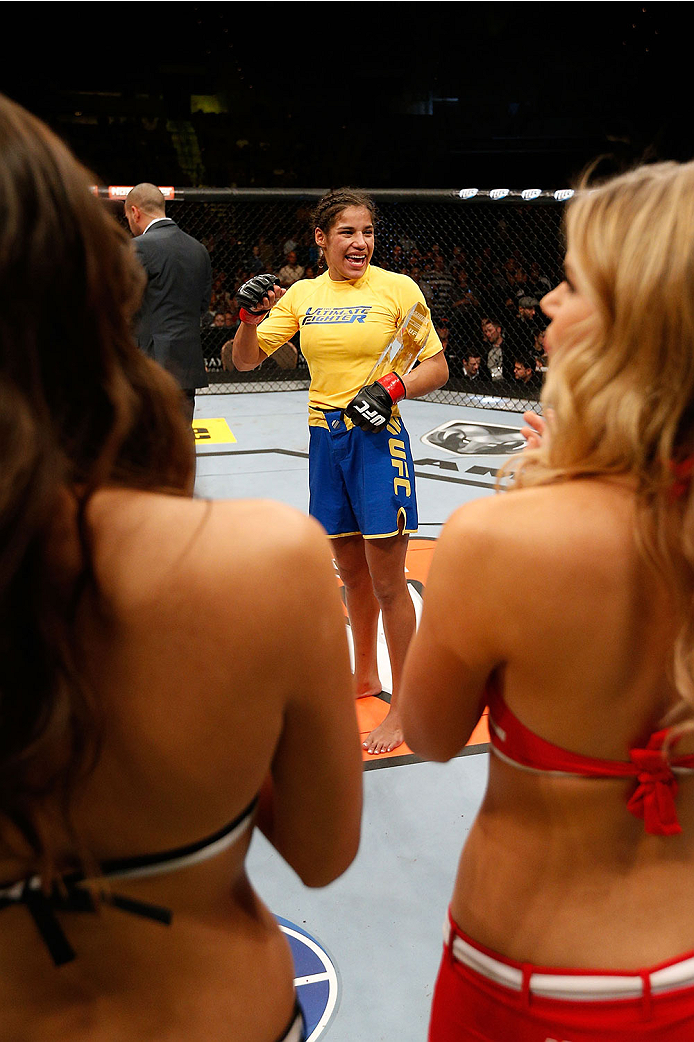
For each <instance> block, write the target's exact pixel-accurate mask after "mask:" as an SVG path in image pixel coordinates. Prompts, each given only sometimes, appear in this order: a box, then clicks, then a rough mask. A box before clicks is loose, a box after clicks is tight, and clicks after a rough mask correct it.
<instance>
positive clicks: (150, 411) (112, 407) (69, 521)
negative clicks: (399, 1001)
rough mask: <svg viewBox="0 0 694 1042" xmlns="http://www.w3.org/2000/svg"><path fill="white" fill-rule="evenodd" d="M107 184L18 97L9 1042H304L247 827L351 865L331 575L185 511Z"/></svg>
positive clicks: (327, 871) (277, 520)
mask: <svg viewBox="0 0 694 1042" xmlns="http://www.w3.org/2000/svg"><path fill="white" fill-rule="evenodd" d="M92 184H94V178H93V175H89V174H88V173H86V172H85V171H84V170H83V169H82V168H81V167H80V166H79V165H78V164H77V162H76V161H75V159H74V158H73V157H72V156H71V155H70V154H69V152H68V151H67V149H66V148H65V147H64V146H63V145H62V143H60V142H59V141H58V139H57V138H56V137H54V136H53V134H52V133H50V131H49V130H48V129H47V128H46V127H45V126H43V124H41V123H39V122H38V120H36V119H34V118H33V117H31V116H30V115H29V114H28V113H27V112H25V111H24V110H23V109H21V108H19V107H18V106H17V105H15V104H13V103H12V102H10V101H8V100H7V99H5V98H2V97H1V96H0V294H1V296H2V307H1V308H0V352H1V364H0V438H1V439H2V446H3V466H2V473H1V476H0V605H1V609H0V610H1V612H2V626H1V627H0V633H1V634H2V636H1V637H0V640H1V641H2V675H1V679H0V1006H1V1008H2V1014H1V1021H2V1027H1V1028H0V1035H1V1036H2V1037H3V1038H5V1039H30V1038H31V1039H41V1040H42V1042H43V1040H45V1042H53V1040H65V1042H81V1040H85V1042H86V1040H87V1039H88V1040H89V1042H106V1040H115V1039H147V1040H154V1042H156V1040H162V1042H163V1040H164V1039H167V1040H171V1039H185V1040H186V1042H196V1040H203V1039H205V1040H206V1039H212V1038H214V1039H220V1040H221V1039H228V1040H230V1042H232V1040H233V1042H277V1040H278V1039H283V1040H285V1042H299V1040H300V1039H303V1038H304V1037H305V1032H304V1028H303V1026H302V1015H301V1012H300V1010H299V1009H298V1007H297V1004H296V997H295V994H294V966H293V961H292V957H291V952H290V949H289V946H288V944H287V942H286V940H285V936H284V934H283V933H282V932H281V931H280V929H279V927H278V925H277V922H276V920H275V918H274V916H273V915H272V914H271V913H270V911H269V910H268V909H267V908H266V907H265V905H264V904H263V902H262V901H261V900H260V899H259V897H258V896H257V894H256V893H255V891H254V889H253V887H252V886H251V884H250V882H249V880H248V877H247V875H246V871H245V868H244V861H245V856H246V853H247V851H248V847H249V844H250V841H251V835H252V832H253V827H254V825H255V824H258V825H259V827H260V828H261V829H262V830H263V831H264V832H265V834H266V835H267V837H268V838H269V840H270V841H271V842H272V843H273V844H274V845H275V847H276V848H277V850H278V851H279V853H280V854H281V855H282V856H283V857H284V858H285V860H286V861H287V862H288V863H289V865H290V866H291V867H292V868H293V869H294V870H295V871H296V873H297V874H298V875H299V877H300V879H301V880H302V881H303V882H304V883H305V884H306V885H308V886H323V885H325V884H326V883H328V882H330V881H331V880H332V879H334V878H335V877H336V876H338V875H339V874H340V873H341V872H343V871H344V869H345V868H346V867H347V866H348V865H349V864H350V862H351V861H352V859H353V857H354V855H355V853H356V850H357V845H358V840H359V823H360V808H361V771H362V755H361V748H360V745H359V737H358V729H357V722H356V715H355V711H354V700H353V691H352V682H351V674H350V664H349V652H348V646H347V641H346V638H345V627H344V618H343V611H342V605H341V603H340V599H339V594H338V591H337V589H336V585H335V576H334V569H333V564H332V560H331V557H330V553H329V551H328V548H327V545H326V540H325V535H324V533H323V532H322V530H321V529H320V526H319V525H318V524H316V522H315V521H313V520H312V519H310V518H308V517H306V516H304V515H303V514H301V513H299V512H298V511H294V510H291V509H289V508H286V507H283V506H280V505H275V504H270V503H266V502H263V503H260V502H255V501H237V502H214V503H209V502H205V501H202V500H199V499H193V498H192V487H193V474H194V457H193V452H192V447H191V442H190V427H189V426H187V425H186V423H185V421H184V420H183V418H182V416H181V410H180V405H179V391H178V389H177V386H176V385H175V384H174V382H173V381H172V379H171V377H170V376H169V375H168V374H167V373H165V372H164V370H163V369H160V368H159V367H158V366H157V365H156V364H155V363H154V362H153V361H151V360H150V359H148V358H147V357H146V356H145V355H144V354H143V353H141V352H140V351H139V350H138V348H137V347H136V345H135V342H134V340H133V337H132V335H131V326H132V321H133V317H134V315H135V314H136V312H137V310H138V307H139V303H140V299H141V294H142V290H143V288H144V284H145V276H144V272H143V271H142V269H141V267H140V266H139V264H138V262H137V260H136V257H135V255H134V254H133V253H132V252H131V250H130V247H129V244H128V242H127V240H126V237H125V236H124V234H123V232H122V231H121V230H120V228H119V227H118V226H117V224H116V223H115V222H114V220H113V218H112V217H111V216H110V215H109V214H108V213H107V212H106V211H105V210H104V208H103V205H102V203H101V202H100V201H99V200H98V199H97V198H95V197H94V195H93V194H92V192H91V191H90V187H89V186H90V185H92ZM279 580H281V581H279ZM268 591H272V596H269V595H268ZM326 691H327V692H329V694H330V697H329V698H327V697H326ZM307 749H310V750H311V754H310V756H308V755H307V752H306V750H307ZM277 911H281V910H277Z"/></svg>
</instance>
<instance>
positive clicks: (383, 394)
mask: <svg viewBox="0 0 694 1042" xmlns="http://www.w3.org/2000/svg"><path fill="white" fill-rule="evenodd" d="M404 397H405V384H404V383H403V382H402V380H401V378H400V377H399V376H398V374H397V373H387V374H386V375H385V376H382V377H381V379H380V380H376V382H375V383H372V384H369V385H368V387H362V389H361V391H359V393H358V394H356V395H355V396H354V398H353V399H352V401H351V402H350V403H349V405H348V406H347V408H346V409H345V415H346V416H349V418H350V420H351V421H352V423H353V424H354V425H355V427H361V429H362V430H363V431H379V430H380V429H381V428H382V427H383V426H384V425H385V424H386V423H388V420H389V419H390V415H391V413H392V411H393V406H394V405H395V403H396V402H399V401H400V400H401V399H402V398H404Z"/></svg>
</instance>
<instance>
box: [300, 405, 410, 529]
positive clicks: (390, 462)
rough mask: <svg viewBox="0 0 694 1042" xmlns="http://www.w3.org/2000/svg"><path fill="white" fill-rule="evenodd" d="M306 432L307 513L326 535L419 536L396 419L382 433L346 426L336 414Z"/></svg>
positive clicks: (405, 443)
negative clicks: (412, 533)
mask: <svg viewBox="0 0 694 1042" xmlns="http://www.w3.org/2000/svg"><path fill="white" fill-rule="evenodd" d="M325 418H326V420H327V423H328V429H327V430H326V429H325V427H309V432H310V437H309V448H308V483H309V492H310V498H309V513H310V514H311V515H312V516H313V517H315V518H316V520H318V521H320V523H321V524H322V525H323V528H324V529H325V530H326V532H327V533H328V535H329V536H331V537H332V538H336V537H338V536H345V535H359V534H361V535H363V536H364V538H365V539H384V538H386V537H387V536H394V535H398V533H399V532H405V533H411V532H416V531H417V523H418V522H417V498H416V495H415V487H414V464H413V462H412V453H411V451H410V439H409V437H408V435H407V431H406V430H405V427H404V425H403V422H402V420H401V419H400V418H399V417H397V416H394V417H392V418H391V419H390V421H389V422H388V424H387V425H386V427H385V428H384V429H383V430H381V431H375V432H372V431H363V430H362V429H361V427H352V428H350V429H349V430H348V429H347V427H346V426H345V420H344V416H343V415H342V412H341V410H340V409H335V410H331V411H329V412H328V411H326V413H325Z"/></svg>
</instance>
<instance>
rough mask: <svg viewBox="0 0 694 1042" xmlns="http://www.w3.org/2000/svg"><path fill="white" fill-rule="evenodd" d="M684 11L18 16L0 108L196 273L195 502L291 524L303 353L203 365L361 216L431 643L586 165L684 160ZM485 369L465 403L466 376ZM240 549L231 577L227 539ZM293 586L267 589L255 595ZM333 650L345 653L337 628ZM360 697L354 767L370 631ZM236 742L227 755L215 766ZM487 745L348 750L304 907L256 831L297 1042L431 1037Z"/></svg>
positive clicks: (278, 9) (522, 402)
mask: <svg viewBox="0 0 694 1042" xmlns="http://www.w3.org/2000/svg"><path fill="white" fill-rule="evenodd" d="M687 9H688V5H682V4H679V5H675V4H669V3H641V4H635V3H612V4H578V3H562V4H553V3H543V4H530V3H488V4H477V3H427V4H412V3H407V4H395V3H380V4H378V5H376V4H372V3H349V4H347V3H330V4H328V5H326V4H272V5H268V4H260V3H246V4H216V3H189V4H149V5H138V4H111V5H105V4H98V5H86V4H57V3H53V4H51V3H48V4H43V5H41V6H40V7H39V6H37V5H29V4H16V3H10V4H5V5H4V7H3V14H4V15H5V24H4V28H3V32H2V34H0V92H2V93H4V94H6V95H8V96H9V97H11V98H13V99H14V100H15V101H17V102H19V103H20V104H22V105H24V106H25V107H26V108H28V109H29V110H30V111H31V112H33V113H34V114H36V115H37V116H38V117H40V118H41V119H42V120H44V121H45V122H46V123H47V124H48V125H49V126H50V127H51V128H52V129H53V130H54V131H55V132H56V133H57V134H58V135H60V137H62V138H63V139H64V140H65V141H66V142H67V143H68V144H69V146H70V147H71V148H72V149H73V151H74V152H75V153H76V155H77V157H78V158H79V159H80V160H81V161H82V163H83V164H84V165H85V166H86V167H87V168H88V169H89V170H90V171H91V174H92V177H93V182H92V184H93V189H94V191H95V192H97V193H98V194H99V195H100V196H101V197H102V198H103V200H104V203H105V205H106V206H107V207H109V208H110V209H111V211H112V213H113V219H114V220H115V221H119V222H122V223H125V222H124V214H123V199H124V197H125V195H126V194H127V192H128V190H129V188H130V187H131V186H133V185H136V184H138V183H140V182H143V181H147V182H153V183H155V184H157V185H159V186H160V187H161V188H162V190H163V191H164V193H165V195H166V198H167V215H168V216H169V217H171V218H173V220H174V221H176V222H177V223H178V224H179V226H180V227H181V228H182V229H183V230H184V231H186V232H188V233H189V234H190V235H192V236H194V237H195V238H196V239H198V240H200V241H201V242H203V243H204V245H205V246H206V248H207V250H208V251H209V253H210V256H211V262H212V270H213V290H212V298H211V300H210V307H209V311H208V313H207V314H206V315H205V316H203V318H202V343H203V352H204V357H205V364H206V368H207V373H208V378H209V387H207V388H204V389H201V390H199V391H198V393H197V395H196V399H195V413H194V419H193V432H194V435H195V441H196V477H195V494H196V496H197V497H199V498H201V499H207V500H215V499H219V500H222V499H253V498H258V497H260V498H267V499H273V500H275V501H277V502H282V503H285V504H287V505H289V506H291V507H293V508H295V509H297V510H299V511H303V512H305V511H306V510H307V506H308V430H307V423H306V419H307V417H306V412H307V393H306V388H307V387H308V371H307V367H306V363H305V361H304V359H303V356H302V354H301V341H300V337H299V336H298V335H297V339H296V341H295V347H296V348H297V350H296V351H294V350H292V349H288V350H285V349H284V348H281V349H280V351H278V352H277V353H276V354H275V355H274V356H273V357H272V358H271V359H269V360H267V361H266V362H265V363H264V364H263V365H262V366H261V367H260V368H259V369H257V370H254V371H252V372H243V373H242V372H236V371H231V372H230V371H227V370H224V369H222V366H221V350H222V347H223V345H224V344H225V343H226V342H227V341H228V340H230V339H232V338H233V335H234V331H235V329H236V327H237V324H238V303H237V299H236V294H237V291H238V288H239V286H240V285H241V284H242V283H243V282H244V281H246V280H247V279H248V278H249V277H251V276H252V275H254V274H257V273H259V272H262V271H272V272H275V273H278V272H280V270H281V269H282V268H283V267H284V266H285V265H287V264H288V263H289V264H290V265H292V266H298V267H299V268H301V269H303V273H302V276H301V277H303V278H311V277H313V276H315V275H318V274H320V272H321V257H320V255H319V253H318V252H317V250H316V247H315V244H314V242H313V235H312V230H311V210H312V207H313V206H314V204H315V202H316V200H317V199H318V198H319V197H320V196H321V195H322V194H323V193H324V192H325V191H326V190H327V189H329V188H334V187H339V186H344V185H348V186H354V187H360V188H363V189H366V190H368V191H369V192H370V193H371V194H372V195H373V197H374V200H375V203H376V208H377V214H378V220H377V226H376V249H375V253H374V258H373V259H374V263H375V264H377V265H380V266H382V267H384V268H387V269H391V270H394V271H402V272H405V273H406V274H408V275H409V276H411V277H412V278H413V279H414V280H415V281H416V282H417V283H418V284H419V286H420V287H421V289H422V292H423V294H424V297H425V299H426V300H427V303H428V304H429V307H430V309H431V313H432V317H433V321H434V323H435V325H436V328H437V330H438V332H439V334H440V336H441V339H442V341H443V343H444V347H445V351H446V357H447V360H448V365H449V372H450V377H449V379H448V382H447V383H446V384H445V386H444V387H442V388H441V389H440V390H439V391H437V392H435V393H434V394H431V395H429V396H427V397H426V398H425V399H423V400H421V399H417V400H412V401H410V400H404V401H403V402H402V403H401V413H402V416H403V419H404V422H405V423H406V426H407V430H408V432H409V436H410V439H411V444H412V453H413V460H412V463H413V467H414V476H415V478H416V483H417V497H418V512H419V518H418V534H417V536H416V537H412V538H411V539H410V542H409V545H408V551H407V560H406V568H405V570H406V573H407V581H408V588H409V592H410V596H411V598H412V601H413V604H414V607H415V612H416V615H417V619H418V620H419V619H420V618H421V611H422V607H423V603H424V594H425V588H426V583H427V579H428V574H429V565H430V561H431V559H432V556H433V554H434V548H435V545H436V540H437V539H438V536H439V534H440V533H441V530H442V528H443V526H444V525H445V524H446V521H447V519H448V518H450V516H451V515H452V513H453V512H454V511H455V510H457V509H458V507H459V506H460V505H461V504H464V503H469V502H472V501H473V500H476V499H479V498H482V497H485V496H492V495H495V494H496V491H497V487H498V485H497V482H499V483H500V485H501V487H502V488H503V482H504V480H505V479H504V478H503V477H502V478H501V479H498V475H499V472H500V468H502V467H506V465H507V464H508V462H509V459H510V458H511V457H512V456H513V454H514V453H516V452H518V451H520V450H521V449H522V448H523V445H524V438H523V435H522V426H523V424H524V422H526V421H524V417H523V413H524V412H525V411H527V410H533V411H535V412H538V413H539V412H541V410H542V403H541V391H542V380H543V372H544V369H545V362H546V359H545V356H544V350H543V343H542V337H543V330H544V327H545V322H546V319H544V318H543V315H542V312H541V308H540V306H539V301H540V300H541V298H542V296H543V295H544V294H545V293H547V292H548V291H549V290H550V289H551V288H552V287H553V286H554V285H555V284H556V283H557V282H558V281H559V280H560V279H561V278H562V268H563V261H564V243H563V224H562V220H563V215H564V212H565V208H566V204H567V201H568V200H569V199H570V198H571V194H572V191H574V190H575V187H576V185H577V183H578V179H579V178H580V177H581V175H582V173H583V171H585V170H586V169H587V168H589V167H591V166H594V167H595V171H596V173H597V174H602V173H605V174H609V173H612V172H617V171H622V170H624V169H626V168H628V167H630V166H632V165H634V164H636V163H638V162H642V161H656V160H689V159H691V158H692V157H694V126H693V124H692V120H691V111H690V109H691V105H690V101H689V98H690V93H691V84H690V79H691V75H690V66H691V53H690V52H691V43H690V40H689V33H688V31H687V30H686V26H684V25H683V23H682V22H681V20H680V19H681V12H683V11H684V12H686V10H687ZM293 254H295V255H296V257H295V260H293V259H292V255H293ZM500 335H501V339H499V337H500ZM509 348H510V350H509ZM475 352H477V353H478V354H479V355H480V356H481V358H482V360H483V365H484V369H483V378H482V379H475V378H471V376H470V372H468V371H467V370H469V369H470V364H469V362H470V359H469V356H470V355H471V354H472V355H474V353H475ZM517 361H518V362H521V363H524V365H521V367H520V368H521V369H523V370H524V372H525V374H526V375H527V374H529V382H525V378H524V377H523V378H519V377H518V375H517V373H516V365H515V363H516V362H517ZM276 392H282V393H276ZM531 422H534V419H533V418H531ZM503 473H504V472H503V471H502V474H503ZM228 539H229V543H230V545H231V547H232V551H230V552H233V553H236V552H238V553H239V554H240V555H243V554H244V552H245V551H246V547H245V546H244V545H243V543H242V542H240V541H239V540H238V537H237V534H236V533H235V532H233V531H229V533H228ZM223 549H224V553H225V554H226V553H227V551H228V547H227V546H226V545H225V547H224V548H223ZM286 581H287V579H286V577H285V576H284V575H283V574H281V572H278V574H277V575H276V577H275V580H274V587H273V583H269V584H268V588H267V590H266V591H265V590H264V591H263V593H264V595H265V596H267V597H268V598H272V597H273V596H274V595H275V592H276V590H279V589H281V586H282V584H283V583H284V582H286ZM233 594H234V591H230V596H233ZM520 595H522V596H523V597H524V598H525V604H526V605H527V609H526V610H527V612H529V613H533V617H536V618H537V626H538V627H542V625H543V617H544V616H543V612H544V603H543V591H542V590H541V589H540V587H539V586H538V585H537V583H535V582H530V583H529V584H528V586H527V588H524V589H523V590H522V591H520V592H519V596H520ZM345 601H346V598H345ZM223 608H224V605H220V610H223ZM345 626H346V631H347V639H348V643H349V645H350V651H351V654H352V655H353V642H352V638H351V631H350V626H349V619H348V616H347V611H346V608H345ZM378 670H379V677H380V683H381V684H382V685H383V691H381V692H380V694H378V695H373V696H367V697H365V698H360V699H358V700H357V717H358V724H359V730H360V733H361V735H362V738H363V739H364V738H367V737H368V735H369V734H370V732H371V731H372V730H373V729H374V728H376V727H378V725H379V724H380V723H381V722H382V721H383V719H384V718H385V716H386V713H387V712H388V708H389V707H388V701H389V699H390V697H391V696H390V693H389V692H390V691H392V686H393V680H392V674H391V671H390V659H389V654H388V648H387V642H386V638H385V632H384V629H383V625H382V623H381V625H380V627H379V633H378ZM325 686H326V688H327V687H328V686H329V685H325ZM332 694H333V692H331V691H330V690H327V689H326V692H325V697H326V699H327V698H330V697H331V695H332ZM253 697H260V696H259V695H258V693H257V692H255V691H252V690H251V691H249V698H253ZM238 740H239V739H238V738H237V737H235V736H230V743H229V747H230V754H232V755H233V751H234V742H235V741H238ZM488 742H489V730H488V724H487V715H486V713H485V714H483V715H482V717H481V719H480V721H479V722H478V724H477V726H476V728H475V730H474V732H473V733H472V735H471V737H470V740H469V742H468V744H467V745H466V747H465V749H463V750H462V751H461V752H460V754H459V755H458V756H456V757H454V758H453V759H452V760H451V762H450V763H448V764H439V763H434V762H430V761H427V760H424V759H420V758H419V757H417V756H416V755H415V754H414V753H413V752H412V751H411V750H410V749H409V748H408V747H407V746H406V745H404V744H403V745H399V746H397V747H396V748H395V749H393V750H392V751H391V752H388V753H384V754H375V753H374V754H371V753H369V752H367V751H366V750H365V751H364V753H363V761H364V772H365V773H364V779H363V781H364V794H365V800H364V814H363V823H362V841H361V846H360V849H359V853H358V856H357V858H356V859H355V862H354V863H353V865H352V866H351V867H350V868H349V870H348V871H347V872H345V873H344V875H343V876H341V877H340V878H339V879H338V880H336V881H335V882H334V883H333V884H331V886H330V887H328V888H325V889H322V890H321V889H318V888H316V889H310V888H308V887H304V886H302V885H301V883H300V882H299V880H298V879H297V876H296V875H295V874H294V873H293V872H292V871H291V869H290V868H289V867H288V866H287V864H286V863H285V862H284V861H283V860H282V859H281V858H280V857H279V855H278V854H277V852H276V851H275V850H274V848H272V847H271V845H270V844H269V843H268V842H267V841H266V840H265V839H264V838H263V836H262V835H259V834H258V832H256V833H255V835H254V838H253V841H252V845H251V849H250V852H249V858H248V871H249V877H250V878H251V879H252V880H253V883H254V886H256V887H257V889H258V893H259V894H260V896H261V897H262V899H263V901H264V902H266V904H267V906H268V908H270V909H271V911H272V913H273V914H274V915H275V916H276V917H277V918H278V920H279V922H280V925H281V928H282V929H283V930H284V931H285V933H286V935H287V937H288V939H289V942H290V946H291V949H292V955H293V958H294V967H295V983H296V986H297V990H298V993H299V996H300V1002H301V1004H302V1008H303V1009H304V1012H305V1014H306V1018H307V1024H308V1042H318V1040H319V1038H320V1040H321V1042H323V1038H321V1036H326V1037H327V1038H328V1042H363V1040H365V1039H369V1040H373V1042H393V1040H394V1039H397V1040H399V1042H422V1040H423V1039H424V1038H425V1037H426V1024H427V1022H428V1014H429V1008H430V1003H431V990H432V984H433V981H434V979H435V974H436V971H437V967H438V964H439V960H440V949H441V922H442V920H443V916H444V914H445V908H446V906H447V903H448V901H449V899H450V893H451V888H452V879H453V872H454V866H455V864H456V862H457V859H458V856H459V852H460V847H461V844H462V841H463V839H464V836H465V835H466V834H467V831H468V830H469V828H470V826H471V823H472V821H473V820H474V818H475V815H476V814H477V811H478V809H479V806H480V803H481V801H482V798H483V794H484V791H485V785H486V772H487V763H488V750H489V745H488ZM312 755H313V751H312V750H311V749H308V748H307V749H306V756H307V758H310V757H312ZM312 762H315V761H312ZM543 1037H544V1036H543ZM562 1038H563V1035H562ZM509 1042H512V1040H510V1039H509ZM548 1042H550V1040H549V1039H548Z"/></svg>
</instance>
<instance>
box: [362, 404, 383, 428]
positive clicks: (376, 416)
mask: <svg viewBox="0 0 694 1042" xmlns="http://www.w3.org/2000/svg"><path fill="white" fill-rule="evenodd" d="M354 411H355V412H359V413H361V415H362V416H363V417H364V419H366V420H368V421H369V423H371V424H372V425H373V426H374V427H380V426H381V425H382V424H384V423H385V422H386V418H385V416H381V414H380V412H378V411H377V410H376V409H370V408H369V407H368V405H367V404H366V402H364V404H363V405H355V406H354Z"/></svg>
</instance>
